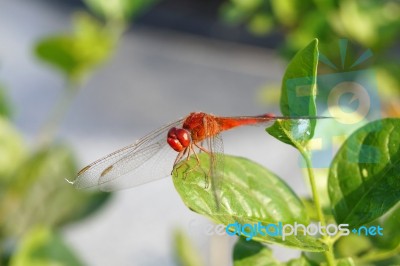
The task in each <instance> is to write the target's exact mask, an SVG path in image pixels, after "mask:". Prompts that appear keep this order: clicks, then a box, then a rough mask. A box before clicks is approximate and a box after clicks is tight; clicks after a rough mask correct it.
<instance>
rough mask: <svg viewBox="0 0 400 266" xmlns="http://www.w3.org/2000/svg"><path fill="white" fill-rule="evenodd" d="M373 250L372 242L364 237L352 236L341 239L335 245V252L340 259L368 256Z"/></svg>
mask: <svg viewBox="0 0 400 266" xmlns="http://www.w3.org/2000/svg"><path fill="white" fill-rule="evenodd" d="M372 248H373V243H372V242H371V240H370V239H369V238H368V237H366V236H363V235H355V234H350V235H348V236H343V237H341V238H340V239H339V240H338V241H337V242H336V243H335V252H336V254H337V255H338V257H358V256H360V255H363V254H366V253H367V252H368V251H369V250H371V249H372Z"/></svg>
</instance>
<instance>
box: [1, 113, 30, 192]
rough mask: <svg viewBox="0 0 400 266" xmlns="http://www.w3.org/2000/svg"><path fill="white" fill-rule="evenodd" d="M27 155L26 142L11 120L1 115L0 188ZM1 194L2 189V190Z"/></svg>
mask: <svg viewBox="0 0 400 266" xmlns="http://www.w3.org/2000/svg"><path fill="white" fill-rule="evenodd" d="M26 156H27V150H26V147H25V143H24V142H23V139H22V137H21V135H20V134H19V132H18V131H17V130H16V129H15V128H14V127H13V125H11V123H10V122H9V121H7V120H6V119H5V118H3V117H1V116H0V190H2V189H4V187H3V185H4V183H6V182H7V181H8V180H9V179H10V178H11V174H12V173H13V172H14V170H16V168H17V167H18V166H19V165H20V164H21V162H22V161H23V160H24V159H25V157H26ZM0 195H1V191H0Z"/></svg>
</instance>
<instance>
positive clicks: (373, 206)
mask: <svg viewBox="0 0 400 266" xmlns="http://www.w3.org/2000/svg"><path fill="white" fill-rule="evenodd" d="M399 132H400V119H395V118H388V119H383V120H378V121H374V122H371V123H369V124H367V125H365V126H363V127H362V128H360V129H359V130H357V131H356V132H354V133H353V134H352V135H351V136H350V137H349V138H348V139H347V140H346V142H345V143H344V144H343V145H342V147H341V148H340V150H339V151H338V153H337V154H336V156H335V158H334V160H333V162H332V164H331V168H330V173H329V180H328V191H329V197H330V199H331V206H332V208H333V212H334V215H335V218H336V221H337V223H338V224H340V223H347V224H350V225H351V226H357V225H363V224H366V223H368V222H370V221H372V220H374V219H376V218H378V217H380V216H381V215H383V214H384V213H386V212H387V211H388V210H389V209H390V208H392V207H393V206H394V205H395V204H396V203H397V202H398V201H399V200H400V179H399V174H398V173H399V169H400V153H399V149H398V147H399V145H400V133H399Z"/></svg>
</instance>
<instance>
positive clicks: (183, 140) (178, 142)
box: [167, 127, 191, 152]
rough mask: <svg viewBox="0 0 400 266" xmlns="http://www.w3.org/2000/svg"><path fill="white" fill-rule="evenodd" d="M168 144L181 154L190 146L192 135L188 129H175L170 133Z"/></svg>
mask: <svg viewBox="0 0 400 266" xmlns="http://www.w3.org/2000/svg"><path fill="white" fill-rule="evenodd" d="M167 142H168V144H169V146H170V147H171V148H172V149H174V150H175V151H177V152H181V151H183V150H185V149H186V148H187V147H188V146H189V145H190V142H191V138H190V133H189V131H187V130H186V129H183V128H176V127H173V128H171V129H170V130H169V131H168V135H167Z"/></svg>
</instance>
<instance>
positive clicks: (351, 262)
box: [321, 258, 356, 266]
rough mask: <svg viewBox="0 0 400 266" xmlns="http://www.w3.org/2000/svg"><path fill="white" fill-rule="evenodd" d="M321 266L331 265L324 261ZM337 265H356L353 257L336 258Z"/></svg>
mask: <svg viewBox="0 0 400 266" xmlns="http://www.w3.org/2000/svg"><path fill="white" fill-rule="evenodd" d="M321 266H329V265H328V264H327V263H322V264H321ZM336 266H356V264H355V263H354V260H353V259H352V258H343V259H338V260H336Z"/></svg>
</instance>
